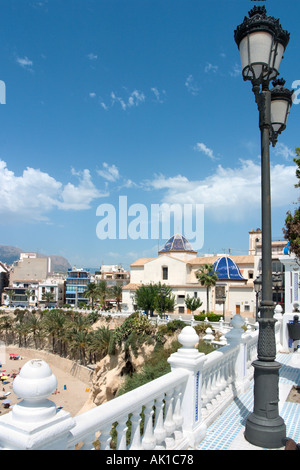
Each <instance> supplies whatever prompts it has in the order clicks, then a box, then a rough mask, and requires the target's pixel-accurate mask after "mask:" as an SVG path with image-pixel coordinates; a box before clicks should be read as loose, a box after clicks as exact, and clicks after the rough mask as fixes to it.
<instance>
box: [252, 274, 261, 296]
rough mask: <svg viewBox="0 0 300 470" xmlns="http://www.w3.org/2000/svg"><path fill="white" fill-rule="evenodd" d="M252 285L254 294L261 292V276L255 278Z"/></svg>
mask: <svg viewBox="0 0 300 470" xmlns="http://www.w3.org/2000/svg"><path fill="white" fill-rule="evenodd" d="M253 284H254V290H255V292H256V293H258V292H260V291H261V285H262V282H261V276H257V278H256V279H255V280H254V281H253Z"/></svg>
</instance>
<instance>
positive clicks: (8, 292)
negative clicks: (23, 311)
mask: <svg viewBox="0 0 300 470" xmlns="http://www.w3.org/2000/svg"><path fill="white" fill-rule="evenodd" d="M6 294H7V295H8V298H9V307H10V306H11V299H12V298H13V296H14V295H15V291H14V290H13V289H9V290H7V291H6Z"/></svg>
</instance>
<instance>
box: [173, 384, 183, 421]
mask: <svg viewBox="0 0 300 470" xmlns="http://www.w3.org/2000/svg"><path fill="white" fill-rule="evenodd" d="M181 402H182V386H179V387H176V388H175V406H174V414H173V419H174V422H175V425H176V430H178V429H179V428H181V426H182V424H183V415H182V411H181Z"/></svg>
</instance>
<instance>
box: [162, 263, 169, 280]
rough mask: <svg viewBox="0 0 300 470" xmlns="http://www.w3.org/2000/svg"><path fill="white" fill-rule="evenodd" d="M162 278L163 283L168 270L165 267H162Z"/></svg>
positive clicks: (166, 277)
mask: <svg viewBox="0 0 300 470" xmlns="http://www.w3.org/2000/svg"><path fill="white" fill-rule="evenodd" d="M162 278H163V280H164V281H166V280H167V279H168V268H167V267H166V266H163V268H162Z"/></svg>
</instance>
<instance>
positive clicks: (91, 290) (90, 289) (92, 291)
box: [83, 282, 99, 308]
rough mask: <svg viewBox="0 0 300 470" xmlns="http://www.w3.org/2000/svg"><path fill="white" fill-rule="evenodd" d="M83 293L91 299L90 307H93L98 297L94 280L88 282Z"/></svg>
mask: <svg viewBox="0 0 300 470" xmlns="http://www.w3.org/2000/svg"><path fill="white" fill-rule="evenodd" d="M83 295H84V296H85V297H87V298H88V299H91V301H92V308H94V302H95V300H97V299H98V298H99V289H98V285H97V284H96V283H95V282H90V283H89V284H88V286H87V288H86V289H85V291H84V293H83Z"/></svg>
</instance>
